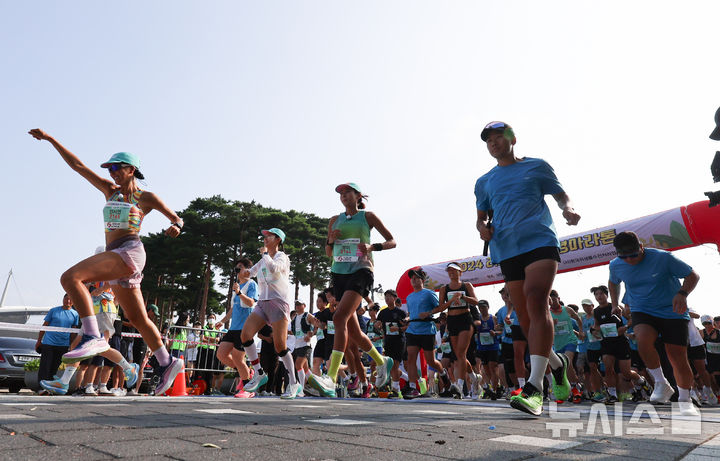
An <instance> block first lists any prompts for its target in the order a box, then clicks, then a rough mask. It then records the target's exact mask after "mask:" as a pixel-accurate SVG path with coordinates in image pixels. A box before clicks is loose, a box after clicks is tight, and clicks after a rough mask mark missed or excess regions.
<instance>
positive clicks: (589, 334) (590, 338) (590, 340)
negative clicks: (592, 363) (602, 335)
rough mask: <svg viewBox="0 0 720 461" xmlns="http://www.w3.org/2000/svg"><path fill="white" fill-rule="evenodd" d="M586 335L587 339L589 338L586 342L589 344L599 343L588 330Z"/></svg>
mask: <svg viewBox="0 0 720 461" xmlns="http://www.w3.org/2000/svg"><path fill="white" fill-rule="evenodd" d="M587 335H588V338H589V339H588V342H590V343H596V342H598V341H600V339H599V338H598V337H597V336H595V335H594V334H592V333H591V332H590V330H588V332H587Z"/></svg>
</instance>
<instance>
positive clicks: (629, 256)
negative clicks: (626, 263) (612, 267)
mask: <svg viewBox="0 0 720 461" xmlns="http://www.w3.org/2000/svg"><path fill="white" fill-rule="evenodd" d="M638 256H640V253H639V252H635V253H630V254H627V255H617V257H618V258H620V259H628V258H637V257H638Z"/></svg>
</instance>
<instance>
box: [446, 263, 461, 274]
mask: <svg viewBox="0 0 720 461" xmlns="http://www.w3.org/2000/svg"><path fill="white" fill-rule="evenodd" d="M448 269H457V270H459V271H460V272H462V271H463V270H462V267H460V264H458V263H456V262H451V263H449V264H448V265H447V266H445V270H448Z"/></svg>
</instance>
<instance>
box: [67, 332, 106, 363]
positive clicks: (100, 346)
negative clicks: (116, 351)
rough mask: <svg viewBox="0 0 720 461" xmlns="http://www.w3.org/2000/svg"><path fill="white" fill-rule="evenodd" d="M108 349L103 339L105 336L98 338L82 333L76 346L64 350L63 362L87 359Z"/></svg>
mask: <svg viewBox="0 0 720 461" xmlns="http://www.w3.org/2000/svg"><path fill="white" fill-rule="evenodd" d="M108 349H110V345H109V344H108V343H107V341H105V338H98V337H96V336H90V335H86V334H83V335H82V339H81V340H80V343H79V344H78V345H77V347H76V348H75V349H73V350H71V351H70V352H66V353H65V354H63V356H62V362H63V363H73V362H79V361H81V360H85V359H89V358H90V357H94V356H96V355H98V354H102V353H103V352H105V351H106V350H108Z"/></svg>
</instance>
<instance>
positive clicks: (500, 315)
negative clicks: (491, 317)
mask: <svg viewBox="0 0 720 461" xmlns="http://www.w3.org/2000/svg"><path fill="white" fill-rule="evenodd" d="M507 311H508V308H507V306H503V307H501V308H500V309H498V311H497V313H496V314H495V318H496V319H497V321H498V324H500V325H502V326H503V332H502V337H501V341H502V342H504V343H505V344H512V335H511V333H512V330H511V328H510V325H508V324H507V323H505V316H506V315H507ZM510 319H511V320H512V324H513V325H515V322H517V314H516V313H515V311H514V310H513V311H512V314H510Z"/></svg>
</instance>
